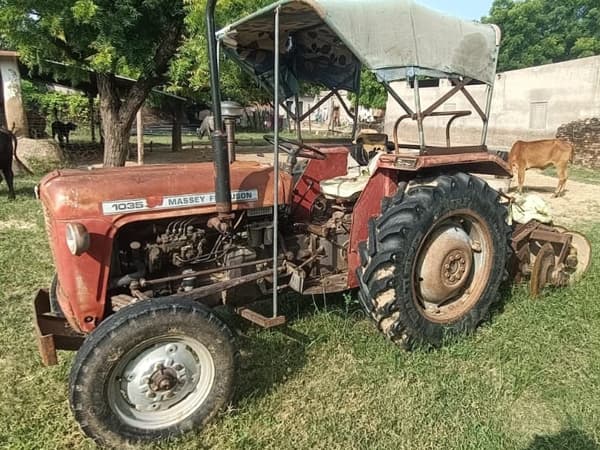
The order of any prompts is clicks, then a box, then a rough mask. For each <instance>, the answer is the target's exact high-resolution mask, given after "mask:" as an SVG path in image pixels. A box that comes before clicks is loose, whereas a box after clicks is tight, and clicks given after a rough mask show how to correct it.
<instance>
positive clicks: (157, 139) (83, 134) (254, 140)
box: [70, 128, 349, 145]
mask: <svg viewBox="0 0 600 450" xmlns="http://www.w3.org/2000/svg"><path fill="white" fill-rule="evenodd" d="M266 134H273V133H272V132H266V131H265V132H239V133H237V134H236V140H237V141H238V142H239V143H240V145H263V144H264V145H268V144H266V142H265V140H264V139H263V136H264V135H266ZM281 136H282V137H284V138H288V139H294V140H295V139H297V135H296V132H289V131H283V132H281ZM348 136H349V135H348V134H339V135H335V136H329V137H330V138H334V137H337V138H342V137H348ZM302 137H303V138H304V139H318V138H320V139H327V138H328V137H327V136H326V135H324V134H317V133H314V132H313V133H309V132H308V131H306V130H305V131H303V132H302ZM97 139H98V136H97ZM136 139H137V138H136V137H135V136H132V137H131V143H136V142H137V140H136ZM91 140H92V137H91V134H90V131H89V129H86V128H80V129H77V130H75V131H73V132H71V134H70V142H71V143H73V144H77V143H89V142H91ZM171 141H172V139H171V135H170V134H164V135H162V134H161V135H158V134H153V135H150V134H146V135H144V144H146V145H149V144H150V143H153V144H156V145H171ZM181 142H182V144H183V145H192V143H193V144H194V145H210V139H209V138H208V137H207V136H205V137H203V138H200V137H199V136H196V135H191V134H182V136H181Z"/></svg>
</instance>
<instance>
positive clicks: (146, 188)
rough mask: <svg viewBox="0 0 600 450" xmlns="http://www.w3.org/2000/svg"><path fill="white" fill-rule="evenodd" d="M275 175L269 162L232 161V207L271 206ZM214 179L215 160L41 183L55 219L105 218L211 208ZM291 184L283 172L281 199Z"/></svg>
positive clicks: (74, 173) (65, 174) (59, 176)
mask: <svg viewBox="0 0 600 450" xmlns="http://www.w3.org/2000/svg"><path fill="white" fill-rule="evenodd" d="M273 177H274V174H273V167H272V166H271V165H267V164H260V163H255V162H235V163H233V164H232V165H231V196H232V203H233V209H234V210H235V209H249V208H258V207H269V206H272V205H273ZM214 182H215V172H214V166H213V164H212V163H198V164H171V165H149V166H132V167H122V168H115V169H94V170H57V171H54V172H52V173H50V174H48V175H47V176H46V177H44V178H43V179H42V181H41V182H40V187H39V188H40V198H41V200H42V202H43V205H44V210H45V213H46V215H47V216H50V217H51V218H53V219H55V220H73V219H85V218H98V219H100V218H103V219H104V220H106V221H111V222H113V221H115V220H117V219H118V218H119V217H122V216H124V215H132V214H135V215H148V214H151V215H152V216H154V215H155V214H156V213H158V214H159V215H161V216H162V215H188V214H204V213H212V212H214V211H216V208H215V189H214ZM291 183H292V180H291V177H290V176H289V175H287V174H285V173H282V174H281V178H280V185H279V198H280V199H282V200H281V201H282V202H287V201H288V199H289V195H290V190H291ZM177 211H180V214H177ZM141 219H143V217H142V218H141Z"/></svg>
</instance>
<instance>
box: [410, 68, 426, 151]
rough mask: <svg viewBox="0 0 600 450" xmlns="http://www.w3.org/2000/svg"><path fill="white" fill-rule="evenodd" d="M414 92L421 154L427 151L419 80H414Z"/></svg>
mask: <svg viewBox="0 0 600 450" xmlns="http://www.w3.org/2000/svg"><path fill="white" fill-rule="evenodd" d="M413 90H414V91H415V92H414V94H415V109H416V111H417V126H418V128H419V148H420V149H421V153H423V152H424V150H425V132H424V130H423V113H422V111H421V92H420V91H419V79H418V78H417V76H416V75H415V76H414V78H413Z"/></svg>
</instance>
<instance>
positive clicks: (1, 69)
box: [0, 50, 29, 136]
mask: <svg viewBox="0 0 600 450" xmlns="http://www.w3.org/2000/svg"><path fill="white" fill-rule="evenodd" d="M0 86H1V89H0V126H3V127H5V128H8V129H13V128H14V131H15V133H16V134H17V135H18V136H27V135H28V133H29V131H28V126H27V115H26V114H25V108H24V107H23V98H22V96H21V74H20V72H19V64H18V54H17V53H16V52H11V51H6V50H0Z"/></svg>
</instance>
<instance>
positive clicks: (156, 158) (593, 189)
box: [128, 142, 600, 226]
mask: <svg viewBox="0 0 600 450" xmlns="http://www.w3.org/2000/svg"><path fill="white" fill-rule="evenodd" d="M237 159H238V160H244V161H259V162H265V163H271V162H272V161H273V155H272V153H271V152H270V147H268V146H265V147H238V153H237ZM211 160H212V154H211V147H210V145H209V144H208V142H206V143H205V144H204V145H202V146H197V145H196V146H195V147H194V148H193V149H192V148H191V147H190V146H186V147H184V149H183V151H181V152H178V153H172V152H170V151H169V150H168V148H161V147H158V148H156V147H155V148H154V150H153V151H152V152H149V151H148V149H147V150H146V153H145V163H146V164H173V163H189V162H202V161H211ZM129 164H132V165H133V164H135V163H134V162H130V163H128V165H129ZM483 178H485V179H486V181H487V182H488V183H489V184H490V185H491V186H492V187H494V188H496V189H500V188H502V189H504V190H506V186H507V181H506V180H504V179H498V178H495V177H483ZM557 183H558V179H556V178H553V177H550V176H547V175H544V174H542V173H541V171H539V170H535V169H533V170H529V171H528V172H527V175H526V177H525V193H530V194H535V195H539V196H540V197H542V198H543V199H544V200H545V201H546V202H548V203H549V205H550V207H551V210H552V215H553V217H554V222H555V223H556V224H558V225H564V226H571V225H574V224H577V223H582V222H600V185H592V184H586V183H580V182H576V181H573V180H569V181H568V182H567V190H566V192H565V193H564V195H563V196H561V197H559V198H553V197H552V194H553V193H554V190H555V189H556V185H557ZM515 187H516V179H514V180H513V182H512V183H511V188H512V189H514V188H515ZM510 192H511V193H512V192H514V191H513V190H511V191H510Z"/></svg>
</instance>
